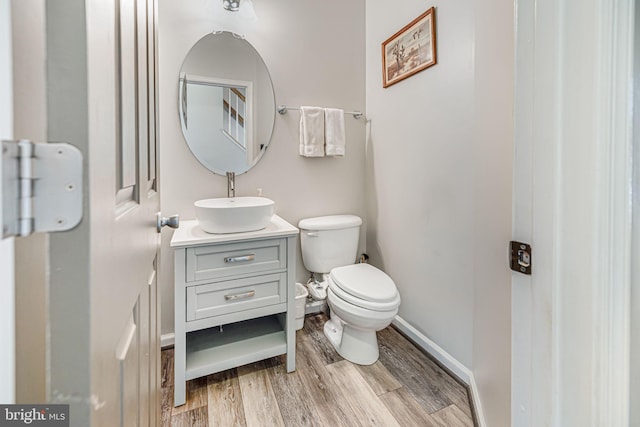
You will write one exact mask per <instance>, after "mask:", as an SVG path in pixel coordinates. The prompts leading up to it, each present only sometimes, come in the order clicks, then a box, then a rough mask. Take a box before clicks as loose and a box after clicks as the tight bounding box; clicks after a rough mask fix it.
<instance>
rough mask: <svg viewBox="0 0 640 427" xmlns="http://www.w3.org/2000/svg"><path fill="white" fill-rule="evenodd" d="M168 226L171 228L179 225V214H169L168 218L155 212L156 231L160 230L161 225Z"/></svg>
mask: <svg viewBox="0 0 640 427" xmlns="http://www.w3.org/2000/svg"><path fill="white" fill-rule="evenodd" d="M165 225H166V226H169V227H171V228H178V227H179V226H180V215H171V216H170V217H169V218H166V217H163V216H162V214H161V213H160V212H158V213H157V214H156V228H157V230H158V233H160V231H162V227H164V226H165Z"/></svg>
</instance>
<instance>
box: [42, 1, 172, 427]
mask: <svg viewBox="0 0 640 427" xmlns="http://www.w3.org/2000/svg"><path fill="white" fill-rule="evenodd" d="M155 7H156V3H155V1H154V0H119V1H103V0H76V1H65V2H57V1H56V2H47V5H46V31H47V33H46V40H47V100H48V108H47V122H48V139H49V140H53V141H65V142H68V143H70V144H73V145H75V146H77V147H78V148H80V149H81V151H82V152H83V155H84V159H85V172H84V184H85V191H84V197H85V201H84V218H83V221H82V223H81V224H80V225H79V226H78V227H77V228H75V229H74V230H72V231H70V232H66V233H52V234H51V236H50V250H49V264H50V283H49V342H50V347H49V371H48V374H49V382H48V386H49V389H48V393H49V400H50V401H51V402H53V403H69V404H70V405H71V417H70V418H71V425H72V426H78V427H80V426H82V427H86V426H107V427H112V426H118V425H121V426H138V425H139V426H155V425H158V424H159V419H158V413H159V412H158V409H159V406H158V403H159V402H158V395H159V394H158V390H159V383H158V373H159V339H158V337H159V333H158V332H159V331H158V327H159V324H158V321H157V320H158V291H157V287H156V284H157V280H156V271H157V251H158V248H159V236H160V235H159V234H158V232H157V231H156V217H155V215H156V212H157V211H158V209H159V197H158V180H157V176H158V175H157V169H156V167H157V159H156V152H157V151H156V142H157V137H156V123H155V117H156V107H155V104H156V100H155V95H156V93H155V87H156V84H155V77H156V70H155V45H154V43H155V23H156V18H155V13H156V12H155Z"/></svg>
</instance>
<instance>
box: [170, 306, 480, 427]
mask: <svg viewBox="0 0 640 427" xmlns="http://www.w3.org/2000/svg"><path fill="white" fill-rule="evenodd" d="M326 320H327V317H326V316H325V315H324V314H319V315H315V316H312V317H307V318H306V319H305V326H304V328H303V329H301V330H300V331H298V332H297V337H296V341H297V343H296V371H295V372H292V373H289V374H288V373H287V371H286V363H285V360H284V356H278V357H273V358H271V359H267V360H264V361H261V362H257V363H252V364H250V365H245V366H241V367H239V368H237V369H230V370H228V371H224V372H220V373H217V374H213V375H209V376H208V377H204V378H199V379H195V380H191V381H189V382H187V403H186V404H185V405H183V406H179V407H177V408H174V407H173V349H167V350H163V351H162V426H163V427H164V426H166V427H170V426H176V427H183V426H184V427H187V426H188V427H203V426H222V427H228V426H247V427H253V426H256V427H270V426H292V427H298V426H330V427H334V426H346V427H350V426H383V427H391V426H438V427H457V426H462V427H467V426H473V425H474V422H473V415H472V410H471V405H470V403H469V397H468V396H469V393H468V390H467V387H466V386H464V385H463V384H460V383H459V382H458V381H457V380H456V379H454V378H452V377H451V376H450V375H449V374H448V373H447V372H445V371H444V370H442V369H441V368H440V367H439V366H438V365H437V364H436V363H434V362H433V360H431V358H430V357H428V356H426V355H425V354H424V353H423V352H422V351H420V350H419V349H418V348H416V347H415V346H414V345H413V344H412V343H411V342H409V341H408V340H407V339H406V338H405V337H404V336H402V335H401V334H400V333H399V332H398V331H396V330H395V329H394V328H392V327H389V328H386V329H384V330H382V331H380V332H378V342H379V345H380V359H379V360H378V361H377V362H376V363H375V364H373V365H371V366H359V365H354V364H352V363H350V362H348V361H346V360H344V359H343V358H342V357H340V355H338V353H336V351H335V350H334V349H333V347H332V346H331V344H330V343H329V341H328V340H327V338H326V337H325V336H324V334H323V332H322V326H323V325H324V322H325V321H326Z"/></svg>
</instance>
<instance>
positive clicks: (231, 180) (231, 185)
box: [227, 172, 236, 198]
mask: <svg viewBox="0 0 640 427" xmlns="http://www.w3.org/2000/svg"><path fill="white" fill-rule="evenodd" d="M227 197H229V198H231V197H236V174H235V172H227Z"/></svg>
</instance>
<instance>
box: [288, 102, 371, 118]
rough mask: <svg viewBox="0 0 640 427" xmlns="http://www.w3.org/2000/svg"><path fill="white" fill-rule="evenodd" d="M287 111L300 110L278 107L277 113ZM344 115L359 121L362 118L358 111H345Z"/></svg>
mask: <svg viewBox="0 0 640 427" xmlns="http://www.w3.org/2000/svg"><path fill="white" fill-rule="evenodd" d="M289 110H300V108H297V107H287V106H286V105H278V113H280V114H287V111H289ZM344 113H345V114H351V115H352V116H353V118H354V119H359V118H360V117H362V116H363V113H362V112H360V111H345V112H344Z"/></svg>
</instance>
